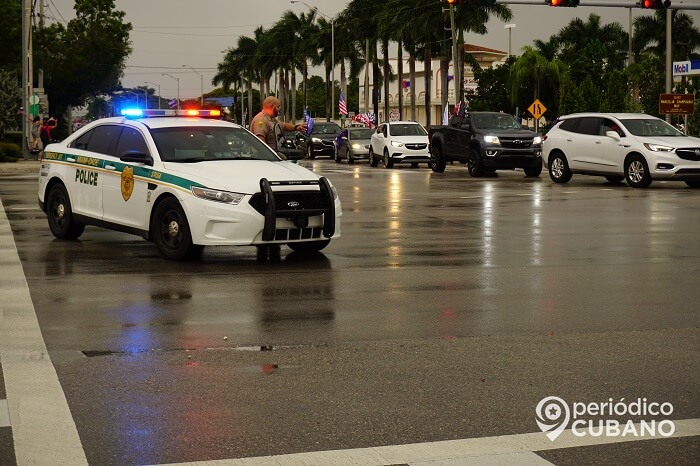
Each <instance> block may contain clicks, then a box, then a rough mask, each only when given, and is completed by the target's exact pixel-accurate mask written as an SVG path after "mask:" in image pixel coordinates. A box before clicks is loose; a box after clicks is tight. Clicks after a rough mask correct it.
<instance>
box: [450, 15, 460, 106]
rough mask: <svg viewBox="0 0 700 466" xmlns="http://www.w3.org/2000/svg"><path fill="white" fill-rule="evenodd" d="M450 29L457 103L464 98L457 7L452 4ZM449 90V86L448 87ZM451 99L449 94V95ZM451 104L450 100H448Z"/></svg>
mask: <svg viewBox="0 0 700 466" xmlns="http://www.w3.org/2000/svg"><path fill="white" fill-rule="evenodd" d="M450 28H451V29H452V68H453V72H454V75H455V80H454V81H455V103H456V102H459V101H460V100H461V97H462V92H461V91H462V84H463V83H462V69H461V68H462V67H461V66H459V64H460V62H461V60H460V59H459V58H460V57H459V54H458V51H457V31H456V29H455V6H454V5H453V4H450ZM448 88H449V86H448ZM448 99H449V93H448ZM448 102H449V100H448Z"/></svg>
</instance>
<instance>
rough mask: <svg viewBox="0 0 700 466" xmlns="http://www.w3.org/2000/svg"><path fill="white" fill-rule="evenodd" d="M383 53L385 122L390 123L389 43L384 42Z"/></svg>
mask: <svg viewBox="0 0 700 466" xmlns="http://www.w3.org/2000/svg"><path fill="white" fill-rule="evenodd" d="M382 53H383V54H384V66H383V69H382V73H384V76H383V82H384V121H389V77H390V74H391V65H390V64H389V41H388V40H383V41H382Z"/></svg>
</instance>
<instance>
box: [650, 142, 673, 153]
mask: <svg viewBox="0 0 700 466" xmlns="http://www.w3.org/2000/svg"><path fill="white" fill-rule="evenodd" d="M644 147H646V148H647V149H649V150H650V151H652V152H673V151H674V150H675V148H674V147H669V146H661V145H659V144H648V143H646V142H645V143H644Z"/></svg>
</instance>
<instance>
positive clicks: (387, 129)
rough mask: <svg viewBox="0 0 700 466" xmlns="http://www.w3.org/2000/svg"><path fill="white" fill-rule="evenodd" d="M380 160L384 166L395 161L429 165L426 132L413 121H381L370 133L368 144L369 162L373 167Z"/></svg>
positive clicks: (414, 164) (390, 164)
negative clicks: (372, 132)
mask: <svg viewBox="0 0 700 466" xmlns="http://www.w3.org/2000/svg"><path fill="white" fill-rule="evenodd" d="M380 159H381V160H382V162H383V163H384V166H385V167H386V168H392V167H393V166H394V164H395V163H410V164H411V165H412V166H414V167H416V166H418V164H419V163H426V164H428V166H430V150H429V149H428V132H427V131H426V130H425V128H423V126H421V124H420V123H416V122H415V121H392V122H389V123H383V124H381V125H379V126H378V127H377V130H376V131H375V132H374V134H372V138H371V140H370V146H369V163H370V165H372V166H373V167H376V166H377V165H378V164H379V160H380Z"/></svg>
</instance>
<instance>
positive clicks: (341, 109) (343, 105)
mask: <svg viewBox="0 0 700 466" xmlns="http://www.w3.org/2000/svg"><path fill="white" fill-rule="evenodd" d="M338 113H340V114H341V115H347V114H348V104H347V102H346V101H345V93H344V92H343V91H340V95H339V96H338Z"/></svg>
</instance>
